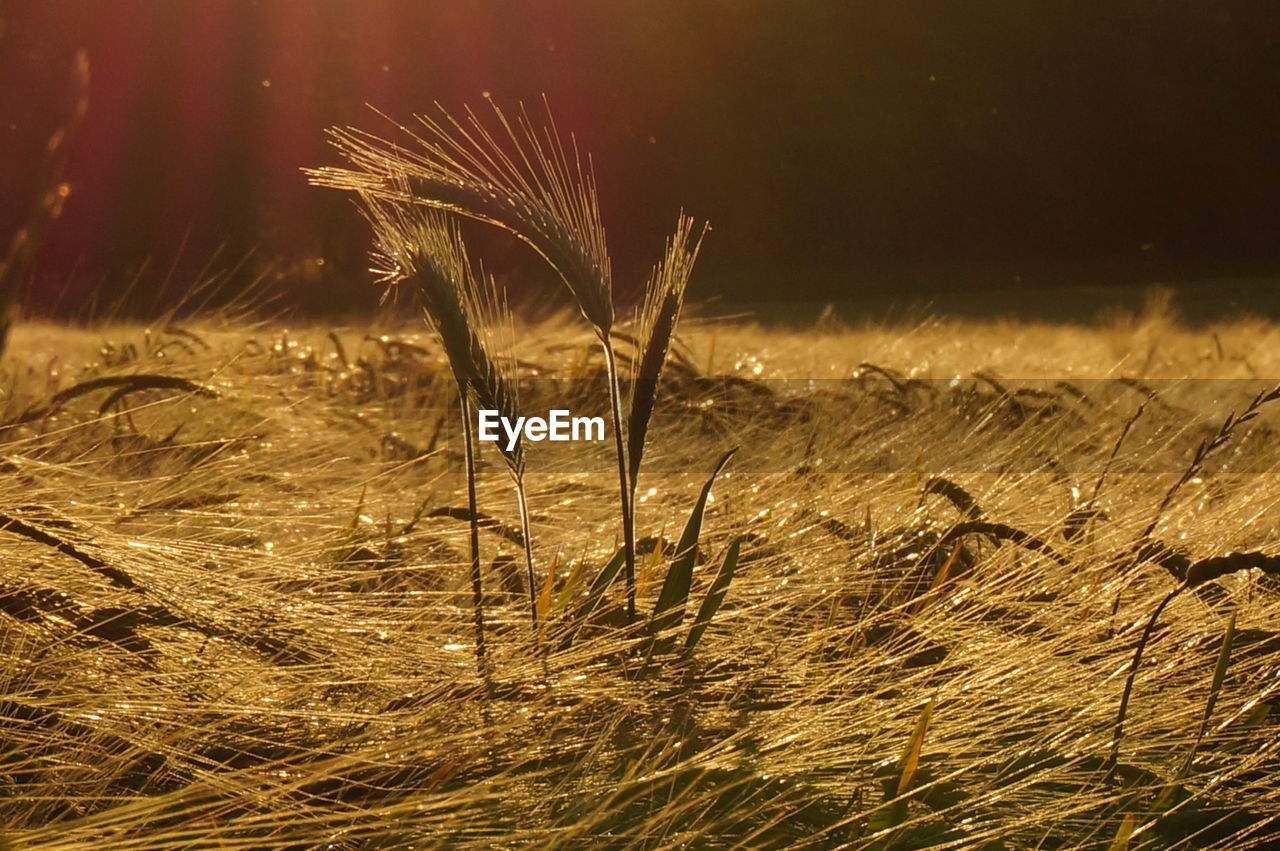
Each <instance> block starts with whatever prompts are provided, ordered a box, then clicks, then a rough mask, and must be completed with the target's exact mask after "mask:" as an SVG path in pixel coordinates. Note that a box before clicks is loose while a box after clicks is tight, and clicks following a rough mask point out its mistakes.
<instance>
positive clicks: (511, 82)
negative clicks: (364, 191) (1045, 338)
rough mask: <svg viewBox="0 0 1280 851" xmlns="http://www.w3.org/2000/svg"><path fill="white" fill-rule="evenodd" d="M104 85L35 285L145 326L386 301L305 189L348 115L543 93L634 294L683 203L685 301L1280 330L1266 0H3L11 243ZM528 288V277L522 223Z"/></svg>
mask: <svg viewBox="0 0 1280 851" xmlns="http://www.w3.org/2000/svg"><path fill="white" fill-rule="evenodd" d="M80 49H83V50H85V51H86V52H87V54H88V57H89V61H90V64H91V69H92V70H91V83H90V92H89V97H90V104H89V109H88V113H87V115H86V117H85V119H84V122H83V125H82V126H81V128H80V130H79V132H78V135H77V136H76V138H75V141H74V144H73V145H72V147H71V150H70V152H69V158H68V161H67V165H66V171H65V177H66V180H67V181H68V182H69V184H70V186H71V190H72V191H71V195H70V196H69V198H68V200H67V203H66V207H65V212H64V214H63V216H62V218H61V219H60V220H59V221H58V222H57V224H56V225H55V226H54V227H53V229H52V230H51V232H50V233H49V235H48V237H47V239H45V240H44V243H43V245H42V246H41V248H40V252H39V255H38V258H37V260H36V262H35V264H34V265H33V268H32V270H31V271H30V272H29V273H28V280H27V285H28V291H29V292H30V293H31V296H30V297H29V302H30V303H31V304H32V306H33V308H34V309H36V310H38V311H41V312H45V313H59V314H75V312H76V311H77V310H82V309H83V306H84V305H85V304H86V303H88V302H89V300H91V298H92V296H93V294H94V293H97V294H98V296H99V301H101V298H102V296H103V294H106V295H107V296H110V295H111V294H113V293H115V294H119V293H124V292H125V291H126V288H127V287H128V285H129V283H130V282H134V287H133V289H132V290H130V291H129V292H131V293H133V294H132V295H130V296H128V298H126V299H125V300H126V302H127V308H128V309H131V310H137V311H140V312H146V311H148V310H153V309H156V308H158V307H160V306H163V305H164V304H166V303H168V302H170V301H172V300H173V299H175V298H177V297H178V295H179V294H180V292H181V291H182V290H183V289H184V288H186V287H188V286H189V285H190V283H191V281H192V280H194V279H195V278H197V277H200V278H208V277H210V276H213V275H218V276H221V279H223V280H225V282H226V289H227V291H230V290H232V289H235V288H236V286H242V285H245V284H247V283H248V282H250V281H258V283H257V284H256V286H257V287H259V288H268V287H269V288H272V290H273V291H276V292H278V293H279V294H280V295H281V298H282V299H283V301H284V302H285V303H288V304H291V305H294V306H296V307H297V308H298V309H299V310H302V311H305V312H307V313H312V314H318V315H329V316H333V315H351V314H354V313H360V312H364V311H368V310H370V309H372V308H373V306H374V305H375V304H376V302H377V299H378V295H379V292H378V291H377V289H376V288H374V287H372V286H371V285H370V276H369V274H368V273H367V272H366V271H365V270H366V267H367V265H368V263H367V260H366V256H365V255H366V251H367V245H368V233H367V229H366V227H365V226H364V223H363V222H362V220H360V218H359V217H358V216H357V215H356V213H355V212H354V210H353V208H352V206H351V204H350V202H349V200H348V199H346V198H344V197H342V196H341V195H340V194H337V193H334V192H331V191H326V190H321V189H315V188H311V187H309V186H307V184H306V181H305V179H304V178H303V176H302V175H301V173H300V172H299V169H300V168H301V167H303V166H316V165H323V164H336V163H337V158H336V156H335V155H334V153H333V152H332V151H331V150H330V149H329V148H328V147H327V144H326V142H325V139H324V130H325V128H326V127H329V126H331V125H356V126H359V127H362V128H366V129H370V130H374V131H377V132H383V131H386V130H389V129H390V128H389V127H388V126H387V125H386V124H385V122H384V120H383V119H381V118H379V117H378V116H377V115H376V114H375V113H374V112H373V111H372V110H370V109H369V106H370V105H371V106H373V107H376V108H377V109H380V110H382V111H384V112H386V113H387V114H388V115H389V116H392V117H395V118H397V119H407V118H408V117H409V116H410V115H411V114H412V113H414V112H415V111H422V110H424V109H427V108H429V107H430V105H431V104H432V103H433V102H435V101H439V102H440V103H441V104H443V105H444V106H446V107H448V108H450V109H453V110H457V109H460V108H461V107H462V106H464V105H466V104H472V105H476V104H482V103H483V100H484V97H485V96H486V93H487V95H488V96H491V97H492V98H493V100H494V101H496V102H498V103H499V104H503V105H508V106H509V105H513V104H515V103H516V102H518V101H527V102H537V101H538V100H539V99H540V98H541V97H542V95H543V94H545V95H546V97H547V99H548V100H549V102H550V104H551V107H552V110H553V112H554V114H555V116H556V119H557V121H558V123H559V125H560V127H561V128H562V129H563V130H566V131H568V130H572V131H573V132H574V133H575V135H576V136H577V139H578V142H579V144H580V146H581V147H582V148H583V149H585V150H588V151H590V152H592V154H593V157H594V160H595V163H596V169H597V173H598V177H599V181H600V185H601V195H602V204H603V208H604V215H605V221H606V224H607V226H608V227H609V233H610V244H611V247H612V249H613V252H614V254H615V273H616V276H617V277H618V278H619V280H621V281H627V280H636V279H638V278H639V277H640V276H642V275H643V274H644V273H645V271H646V270H647V269H648V267H649V265H650V264H651V263H652V262H653V261H654V260H655V259H656V258H657V255H658V253H659V251H660V249H661V246H662V240H663V238H664V237H665V235H666V233H667V232H668V231H669V229H670V228H671V226H672V225H673V224H674V221H675V216H676V213H677V211H678V210H679V209H681V208H684V209H686V210H688V211H689V212H691V213H692V214H694V215H696V216H698V217H701V218H706V219H709V220H710V221H711V222H712V224H713V226H714V231H713V232H712V234H711V235H710V237H709V239H708V242H707V244H706V249H705V253H704V255H703V258H702V261H701V265H700V267H699V270H698V272H697V273H696V274H695V278H694V285H693V289H692V297H693V298H694V299H695V300H701V301H713V302H715V303H716V304H718V305H719V307H720V309H725V310H732V309H737V308H738V307H748V308H750V307H753V306H754V307H755V308H757V309H759V307H760V305H768V304H769V303H771V302H781V303H782V304H781V305H774V306H773V307H772V308H769V309H770V310H774V311H775V315H782V314H783V313H785V312H786V310H793V311H795V312H796V314H797V315H800V314H803V313H804V312H805V311H807V310H810V309H815V306H817V307H820V306H821V305H822V304H824V303H826V302H836V303H837V304H838V305H840V307H841V308H842V309H843V310H845V311H847V312H851V313H854V314H857V313H860V312H861V313H866V312H873V313H874V312H881V313H883V312H886V311H887V312H892V311H895V310H907V309H909V308H908V307H907V305H908V304H909V303H911V302H919V303H924V304H930V305H932V306H933V308H934V309H938V310H945V311H955V312H968V313H982V312H992V311H994V312H1018V313H1024V314H1034V315H1036V316H1041V317H1049V318H1053V317H1060V318H1064V319H1068V318H1073V319H1074V318H1083V317H1084V316H1085V315H1086V314H1088V313H1089V312H1090V311H1095V310H1097V309H1101V308H1105V307H1107V306H1109V305H1115V304H1123V303H1127V302H1128V301H1132V300H1134V299H1137V298H1139V297H1140V296H1138V295H1137V294H1138V293H1140V292H1141V291H1142V289H1143V288H1144V287H1146V286H1147V285H1150V284H1153V283H1167V284H1172V285H1174V287H1175V289H1176V290H1177V291H1178V292H1179V293H1180V298H1181V300H1182V302H1183V309H1184V311H1187V312H1189V313H1190V314H1192V316H1193V318H1194V317H1195V316H1196V315H1206V316H1207V315H1209V314H1211V313H1214V312H1220V311H1222V310H1228V309H1229V310H1237V309H1246V310H1251V311H1254V312H1258V313H1264V314H1271V315H1280V293H1278V292H1277V288H1276V286H1275V283H1276V281H1277V280H1280V278H1277V277H1276V276H1277V273H1280V238H1278V237H1280V212H1278V209H1277V199H1280V156H1278V153H1280V98H1278V97H1277V96H1276V92H1277V88H1276V84H1277V81H1278V80H1277V78H1278V77H1280V62H1277V59H1278V58H1280V7H1277V4H1275V2H1274V0H1218V2H1214V3H1203V2H1192V1H1191V0H1186V1H1185V2H1183V0H1105V1H1103V0H1070V1H1068V0H1062V2H1055V1H1054V0H1047V2H1037V3H1029V2H1026V0H963V2H960V0H858V2H819V0H811V2H778V0H643V2H634V0H631V2H627V0H527V2H521V3H513V2H499V0H468V2H449V1H448V0H439V1H438V2H437V1H436V0H111V2H103V0H26V2H22V0H10V2H3V3H0V80H3V84H2V85H0V245H5V244H7V241H8V239H9V234H10V233H12V232H14V231H15V230H16V229H17V228H19V227H21V225H22V224H23V221H24V217H25V216H27V215H28V214H29V212H30V210H31V203H32V199H33V198H35V197H36V196H38V194H39V193H40V192H41V191H42V187H40V186H39V179H40V178H39V170H38V169H37V168H35V167H34V166H33V164H35V163H38V162H39V161H40V159H41V156H42V153H43V151H44V148H45V145H46V143H47V141H48V139H49V136H50V134H51V133H52V132H53V131H54V130H55V129H56V128H58V127H59V126H60V124H61V123H63V122H65V121H66V117H67V114H68V102H69V99H70V98H71V97H72V94H71V93H70V91H69V82H68V81H69V73H70V69H71V67H72V63H73V58H74V56H75V54H76V51H77V50H80ZM480 248H481V249H482V250H483V251H484V254H485V258H486V265H487V266H489V267H490V268H492V269H494V270H495V271H496V272H498V274H500V275H501V276H502V277H503V279H504V280H505V281H506V282H507V283H508V285H509V286H511V287H512V288H514V289H516V290H517V292H518V291H519V289H520V288H521V287H522V286H525V285H526V283H527V281H529V280H531V278H530V277H528V275H527V274H526V272H529V271H530V270H535V269H536V264H535V263H534V262H532V260H531V258H530V257H529V256H528V254H527V253H526V252H525V251H523V250H522V249H521V248H520V247H519V246H515V245H511V244H510V243H509V242H508V241H507V240H505V239H502V238H499V237H496V236H494V237H489V238H486V239H485V244H484V245H482V246H480Z"/></svg>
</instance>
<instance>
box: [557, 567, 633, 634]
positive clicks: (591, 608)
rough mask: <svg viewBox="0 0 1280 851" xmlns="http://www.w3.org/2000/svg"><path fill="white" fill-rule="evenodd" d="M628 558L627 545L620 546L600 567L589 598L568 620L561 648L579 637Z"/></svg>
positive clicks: (588, 595)
mask: <svg viewBox="0 0 1280 851" xmlns="http://www.w3.org/2000/svg"><path fill="white" fill-rule="evenodd" d="M626 560H627V553H626V548H625V547H619V548H618V551H617V552H616V553H614V554H613V557H612V558H611V559H609V561H608V562H606V563H605V566H604V567H602V568H601V569H600V573H599V574H597V576H596V578H595V581H594V582H592V583H591V589H590V590H589V591H588V592H587V599H585V600H583V601H582V604H581V605H580V606H578V608H577V609H575V610H574V612H573V614H572V615H571V616H569V618H568V619H567V621H566V624H567V627H566V633H565V636H564V638H563V639H561V642H560V649H561V650H566V649H568V648H569V647H570V646H572V645H573V641H574V639H575V638H576V637H577V634H578V630H580V629H582V627H583V625H584V624H585V623H586V622H587V618H589V617H591V615H592V613H594V612H595V610H596V608H597V607H598V606H599V605H600V600H601V599H602V598H603V597H604V593H605V591H607V590H609V586H610V585H612V584H613V580H615V579H617V578H618V572H619V571H620V570H622V565H623V564H624V563H625V562H626Z"/></svg>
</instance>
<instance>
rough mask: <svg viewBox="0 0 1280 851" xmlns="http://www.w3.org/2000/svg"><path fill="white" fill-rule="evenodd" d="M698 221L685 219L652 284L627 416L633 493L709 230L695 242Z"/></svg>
mask: <svg viewBox="0 0 1280 851" xmlns="http://www.w3.org/2000/svg"><path fill="white" fill-rule="evenodd" d="M693 226H694V223H693V219H691V218H689V217H688V216H686V215H683V214H681V216H680V220H679V222H678V223H677V224H676V231H675V234H674V235H673V236H672V237H671V239H670V240H668V242H667V250H666V256H665V257H664V258H663V260H662V262H661V263H660V264H659V265H658V267H657V268H656V269H655V270H654V273H653V276H652V277H651V279H650V283H649V286H648V292H647V294H646V298H645V304H644V306H643V308H642V310H641V314H640V326H641V333H640V338H641V341H642V350H641V355H640V360H639V362H638V367H637V370H636V373H635V375H634V376H633V379H634V380H633V382H632V392H631V407H630V411H629V412H628V416H627V461H628V474H629V481H630V484H631V490H632V492H633V493H634V492H635V489H636V477H637V475H638V474H639V472H640V462H641V460H642V458H643V457H644V442H645V436H646V434H647V433H648V430H649V421H650V419H651V418H652V416H653V409H654V405H655V404H656V402H657V399H658V382H659V380H660V379H661V377H662V368H663V365H664V364H665V363H666V360H667V352H668V351H669V350H670V348H671V338H672V336H673V335H674V333H675V329H676V323H677V322H678V321H679V319H680V309H681V308H682V307H683V305H684V294H685V289H686V287H687V286H688V283H689V275H690V273H691V272H692V271H693V264H694V261H695V260H696V259H697V257H698V251H699V249H700V248H701V246H702V239H703V237H704V236H705V235H706V231H707V228H706V226H705V225H704V226H703V229H702V232H701V233H700V234H698V236H697V237H696V239H695V238H694V236H693Z"/></svg>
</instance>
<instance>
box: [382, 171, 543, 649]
mask: <svg viewBox="0 0 1280 851" xmlns="http://www.w3.org/2000/svg"><path fill="white" fill-rule="evenodd" d="M361 199H362V201H363V203H364V207H365V211H366V217H367V218H368V219H369V221H370V222H371V223H372V225H373V228H374V233H375V240H376V245H377V246H378V255H377V256H378V259H380V260H381V261H382V265H383V266H384V268H383V269H381V270H378V271H381V272H382V280H384V281H389V282H399V281H405V282H409V283H412V284H413V286H414V287H415V289H416V291H417V293H418V296H419V297H420V298H421V300H422V305H423V309H424V311H425V313H426V318H427V322H428V323H429V324H430V326H431V327H432V329H433V330H434V331H435V332H436V333H437V334H438V335H439V336H440V340H441V343H442V345H443V346H444V350H445V354H446V355H447V357H448V359H449V366H450V369H451V370H452V372H453V376H454V381H455V383H456V384H457V386H458V391H459V395H460V396H461V399H462V415H463V421H464V422H463V439H464V442H465V444H466V446H465V452H464V458H465V461H466V465H467V488H468V510H469V513H470V523H471V584H472V593H473V608H474V611H475V619H476V632H477V658H478V659H480V660H481V663H482V660H483V655H484V648H483V623H484V616H483V589H482V583H481V577H480V555H479V507H478V505H477V504H476V497H475V458H474V445H473V442H472V441H473V438H474V435H473V433H472V425H471V416H472V413H473V408H480V409H489V410H497V411H498V412H500V414H501V415H502V416H504V417H508V418H511V419H514V418H516V417H517V408H518V404H517V396H516V384H515V381H514V378H513V376H511V375H510V374H509V371H508V370H509V368H508V367H507V366H506V365H500V364H499V362H498V361H497V360H495V359H494V357H493V356H492V355H491V352H490V350H491V348H492V347H491V345H490V343H491V342H492V341H491V340H488V339H486V337H485V334H486V333H487V332H488V330H489V329H492V328H493V327H494V326H495V325H496V324H500V322H501V317H503V316H509V312H508V311H507V310H506V306H505V303H503V302H502V301H501V299H500V298H499V296H498V295H497V293H496V291H495V290H494V288H493V283H492V281H491V280H490V281H487V282H483V281H482V279H481V277H480V276H478V275H477V274H476V273H475V271H474V270H473V269H472V268H471V264H470V263H469V262H468V260H467V255H466V248H465V246H464V245H463V242H462V237H461V235H460V234H459V232H458V230H457V227H456V225H455V224H454V223H452V222H450V221H449V220H447V219H446V218H445V216H444V215H443V214H442V213H440V212H437V211H433V210H423V209H421V208H411V209H410V210H409V211H408V212H406V211H405V210H404V209H403V208H402V207H400V206H398V205H391V204H388V203H386V202H384V201H381V200H379V199H378V198H377V197H374V196H369V195H362V197H361ZM497 446H498V451H499V452H500V453H501V455H502V458H503V461H504V462H505V463H506V465H507V468H508V470H509V471H510V473H511V476H512V479H513V481H514V484H515V489H516V496H517V500H518V502H519V507H520V530H521V537H522V543H523V546H524V555H525V569H526V573H527V577H526V578H527V582H528V586H529V587H528V591H529V614H530V618H531V622H532V625H533V630H534V635H535V636H536V635H537V634H538V606H537V590H536V589H537V587H538V586H537V581H536V577H535V575H534V568H533V547H532V535H531V533H530V521H529V507H528V500H527V497H526V491H525V483H524V471H525V456H524V444H523V442H522V441H521V440H520V439H519V438H517V439H516V440H515V441H514V442H512V443H510V444H504V443H502V442H499V443H498V444H497Z"/></svg>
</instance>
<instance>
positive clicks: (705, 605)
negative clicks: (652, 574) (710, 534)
mask: <svg viewBox="0 0 1280 851" xmlns="http://www.w3.org/2000/svg"><path fill="white" fill-rule="evenodd" d="M741 549H742V539H741V538H734V539H733V543H731V544H730V545H729V549H728V550H727V551H726V552H725V554H724V561H723V562H721V563H720V571H719V572H718V573H716V578H715V579H714V580H712V582H711V587H710V588H709V589H707V596H706V597H703V598H702V605H701V606H700V607H699V608H698V615H697V617H695V618H694V620H693V627H692V628H691V629H690V630H689V637H688V638H687V639H686V640H685V642H684V650H685V652H686V653H688V652H690V651H692V650H693V648H694V647H696V646H697V645H698V642H699V641H701V640H702V634H703V633H704V632H706V631H707V627H708V626H710V625H711V619H712V618H714V617H715V616H716V612H717V611H719V610H720V604H721V603H723V602H724V595H725V592H726V591H728V590H729V583H730V582H732V581H733V572H734V570H736V569H737V567H738V552H739V550H741Z"/></svg>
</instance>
